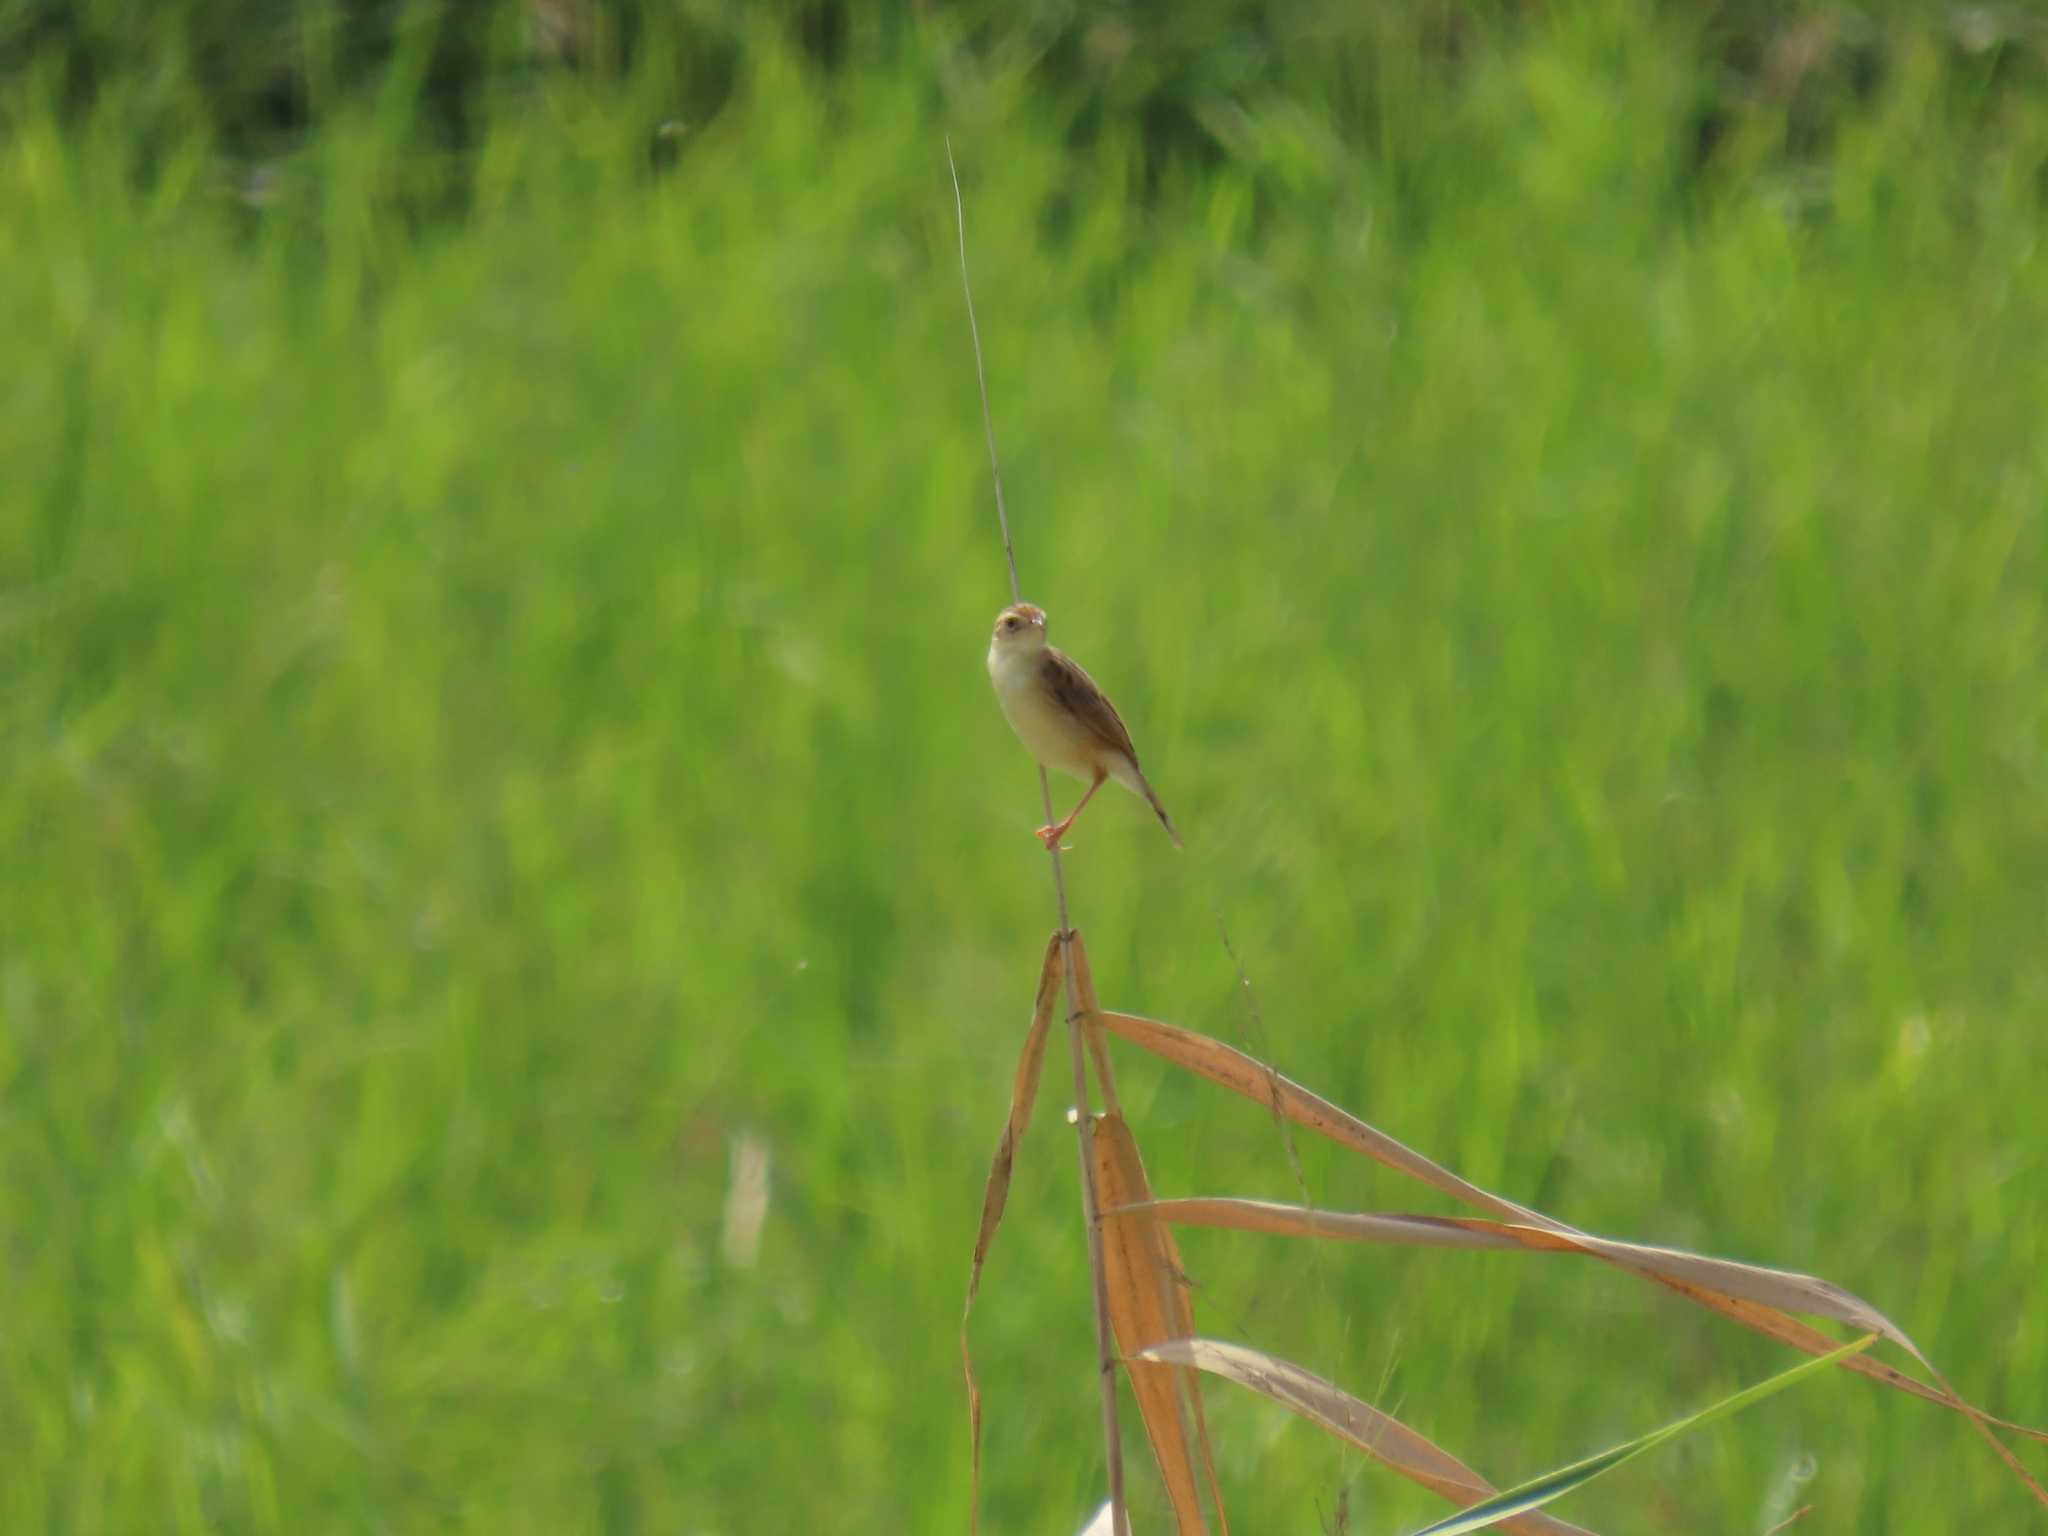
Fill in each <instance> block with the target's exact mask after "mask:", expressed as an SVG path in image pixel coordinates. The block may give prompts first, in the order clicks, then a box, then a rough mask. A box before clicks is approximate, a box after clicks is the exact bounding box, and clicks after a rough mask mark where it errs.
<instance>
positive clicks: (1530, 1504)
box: [1415, 1333, 1878, 1536]
mask: <svg viewBox="0 0 2048 1536" xmlns="http://www.w3.org/2000/svg"><path fill="white" fill-rule="evenodd" d="M1877 1338H1878V1336H1877V1335H1876V1334H1875V1333H1866V1334H1865V1335H1864V1336H1863V1337H1862V1338H1860V1339H1856V1340H1854V1341H1852V1342H1850V1343H1848V1344H1843V1345H1840V1346H1839V1347H1837V1348H1835V1349H1832V1350H1830V1351H1829V1352H1828V1353H1827V1354H1825V1355H1822V1356H1820V1357H1819V1358H1818V1359H1815V1360H1803V1361H1801V1362H1800V1363H1799V1364H1798V1365H1795V1366H1793V1367H1792V1368H1791V1369H1790V1370H1788V1371H1780V1372H1779V1373H1778V1374H1777V1375H1775V1376H1773V1377H1770V1378H1769V1379H1768V1380H1765V1381H1760V1382H1758V1383H1757V1384H1756V1385H1755V1386H1753V1387H1744V1388H1743V1389H1742V1390H1741V1391H1740V1392H1737V1393H1735V1394H1734V1395H1733V1396H1731V1397H1724V1398H1722V1399H1721V1401H1720V1402H1718V1403H1713V1404H1711V1405H1709V1406H1708V1407H1705V1408H1702V1409H1701V1410H1700V1411H1699V1412H1698V1413H1694V1414H1688V1415H1687V1416H1686V1417H1685V1418H1683V1419H1680V1420H1679V1421H1678V1422H1677V1423H1675V1424H1666V1425H1665V1426H1664V1427H1663V1428H1662V1429H1653V1430H1651V1431H1650V1432H1649V1433H1648V1434H1647V1435H1641V1436H1638V1437H1637V1438H1636V1439H1634V1440H1630V1441H1627V1442H1626V1443H1624V1444H1622V1445H1617V1446H1612V1447H1610V1448H1609V1449H1607V1450H1604V1451H1601V1452H1600V1453H1599V1454H1598V1455H1595V1456H1588V1457H1587V1458H1586V1459H1585V1460H1584V1461H1577V1462H1573V1463H1572V1464H1571V1465H1570V1466H1568V1467H1559V1468H1558V1469H1557V1470H1556V1471H1554V1472H1545V1473H1544V1474H1542V1475H1541V1476H1540V1477H1534V1478H1531V1479H1530V1480H1529V1481H1528V1482H1526V1483H1522V1484H1520V1485H1518V1486H1516V1487H1513V1488H1510V1489H1508V1490H1507V1492H1505V1493H1500V1494H1496V1495H1495V1496H1494V1497H1492V1498H1490V1499H1488V1500H1486V1501H1485V1502H1484V1503H1482V1504H1475V1505H1474V1506H1473V1507H1472V1508H1470V1509H1467V1510H1463V1511H1460V1512H1459V1513H1458V1514H1455V1515H1453V1516H1451V1517H1450V1518H1449V1519H1448V1520H1439V1521H1437V1522H1436V1524H1434V1525H1430V1526H1425V1527H1424V1528H1423V1529H1422V1530H1420V1531H1417V1532H1416V1533H1415V1536H1465V1533H1466V1532H1468V1531H1480V1530H1485V1529H1486V1528H1487V1527H1488V1526H1492V1525H1501V1524H1504V1523H1506V1522H1507V1521H1508V1520H1510V1519H1512V1518H1514V1517H1515V1516H1517V1515H1526V1514H1528V1513H1529V1512H1530V1511H1532V1510H1535V1509H1537V1508H1539V1507H1540V1506H1542V1505H1545V1504H1548V1503H1550V1502H1551V1501H1552V1500H1553V1499H1560V1498H1562V1497H1564V1495H1566V1494H1568V1493H1570V1492H1572V1491H1573V1490H1574V1489H1578V1488H1583V1487H1585V1485H1586V1484H1588V1483H1590V1482H1592V1481H1593V1480H1594V1479H1595V1478H1597V1477H1602V1476H1604V1475H1605V1474H1607V1473H1609V1472H1612V1471H1613V1470H1614V1469H1615V1468H1616V1467H1618V1466H1620V1465H1621V1464H1622V1463H1623V1462H1627V1461H1633V1460H1635V1458H1636V1457H1638V1456H1640V1455H1642V1454H1643V1452H1645V1451H1649V1450H1654V1449H1655V1448H1656V1447H1658V1446H1660V1445H1662V1444H1663V1443H1664V1442H1665V1441H1667V1440H1674V1439H1676V1438H1677V1437H1678V1436H1680V1435H1683V1434H1686V1433H1688V1432H1690V1431H1692V1430H1695V1429H1700V1428H1703V1427H1705V1426H1706V1425H1708V1424H1711V1423H1713V1422H1714V1421H1715V1420H1716V1419H1724V1418H1726V1417H1728V1415H1730V1414H1731V1413H1739V1412H1741V1411H1742V1410H1743V1409H1744V1408H1747V1407H1750V1406H1751V1405H1752V1404H1755V1403H1759V1402H1762V1401H1763V1400H1764V1399H1765V1398H1767V1397H1770V1396H1772V1395H1773V1394H1775V1393H1779V1392H1782V1391H1784V1390H1785V1388H1787V1387H1789V1386H1791V1385H1792V1384H1793V1383H1794V1382H1796V1381H1798V1380H1800V1379H1801V1378H1802V1377H1805V1376H1810V1375H1812V1374H1813V1373H1814V1372H1815V1371H1820V1370H1825V1369H1826V1368H1827V1367H1829V1366H1831V1365H1835V1364H1837V1363H1838V1362H1840V1361H1842V1360H1846V1359H1848V1358H1849V1357H1850V1356H1852V1355H1857V1354H1860V1353H1861V1352H1862V1351H1864V1350H1866V1349H1868V1348H1869V1347H1870V1346H1871V1345H1872V1344H1875V1343H1876V1342H1877Z"/></svg>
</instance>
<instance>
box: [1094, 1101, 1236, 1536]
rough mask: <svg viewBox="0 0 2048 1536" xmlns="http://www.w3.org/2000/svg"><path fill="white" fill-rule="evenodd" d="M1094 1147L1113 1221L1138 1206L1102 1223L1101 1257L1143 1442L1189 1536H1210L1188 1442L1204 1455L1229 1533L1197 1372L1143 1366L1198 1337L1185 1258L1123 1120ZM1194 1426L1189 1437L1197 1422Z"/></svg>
mask: <svg viewBox="0 0 2048 1536" xmlns="http://www.w3.org/2000/svg"><path fill="white" fill-rule="evenodd" d="M1090 1146H1091V1147H1092V1149H1093V1151H1094V1153H1095V1188H1096V1193H1097V1198H1098V1199H1100V1201H1101V1202H1102V1206H1103V1209H1104V1211H1105V1213H1106V1212H1107V1211H1108V1209H1109V1208H1110V1207H1111V1206H1124V1207H1127V1208H1128V1207H1136V1209H1135V1210H1132V1211H1130V1212H1129V1214H1125V1215H1121V1216H1116V1217H1110V1216H1108V1215H1107V1214H1105V1216H1104V1218H1103V1223H1102V1259H1103V1271H1104V1277H1105V1279H1106V1281H1107V1285H1108V1293H1109V1318H1110V1323H1111V1325H1112V1326H1113V1327H1114V1328H1115V1329H1116V1338H1117V1343H1118V1345H1119V1346H1120V1347H1121V1348H1122V1350H1123V1352H1124V1357H1125V1359H1124V1364H1125V1367H1126V1368H1127V1369H1128V1370H1129V1371H1130V1374H1131V1391H1132V1393H1133V1394H1134V1395H1135V1396H1136V1397H1137V1399H1138V1408H1139V1411H1140V1412H1141V1413H1142V1414H1143V1416H1144V1420H1145V1435H1146V1438H1147V1439H1149V1440H1150V1441H1151V1442H1152V1453H1153V1455H1154V1456H1155V1457H1157V1458H1158V1461H1159V1474H1160V1476H1161V1477H1162V1478H1164V1479H1165V1482H1166V1492H1167V1498H1168V1500H1169V1501H1170V1502H1171V1503H1172V1505H1173V1513H1174V1520H1175V1522H1176V1524H1177V1525H1178V1528H1179V1529H1180V1530H1181V1531H1183V1532H1195V1531H1206V1530H1207V1529H1208V1526H1207V1525H1206V1524H1205V1523H1204V1521H1203V1519H1202V1501H1201V1495H1200V1493H1199V1491H1198V1489H1197V1485H1196V1480H1195V1463H1194V1456H1193V1453H1192V1452H1191V1450H1190V1446H1189V1442H1190V1439H1191V1438H1192V1439H1193V1440H1194V1442H1195V1444H1196V1445H1198V1446H1199V1447H1200V1451H1201V1458H1202V1465H1203V1468H1204V1470H1205V1471H1206V1473H1207V1476H1208V1483H1209V1491H1210V1497H1211V1499H1212V1501H1213V1502H1214V1504H1215V1506H1216V1514H1217V1520H1218V1522H1219V1523H1220V1524H1222V1525H1223V1528H1224V1530H1225V1531H1226V1532H1227V1531H1228V1530H1229V1524H1228V1522H1227V1521H1226V1520H1225V1519H1224V1516H1223V1502H1222V1498H1221V1495H1220V1491H1219V1489H1218V1486H1217V1481H1216V1467H1215V1461H1214V1458H1213V1457H1212V1456H1211V1454H1210V1449H1209V1443H1208V1432H1207V1428H1206V1426H1204V1425H1200V1424H1199V1421H1198V1420H1197V1419H1196V1415H1198V1414H1199V1412H1200V1406H1201V1397H1200V1394H1199V1393H1198V1391H1197V1390H1196V1384H1195V1382H1194V1380H1193V1374H1192V1373H1191V1372H1189V1371H1187V1370H1185V1369H1183V1368H1180V1367H1174V1366H1164V1365H1152V1364H1147V1363H1145V1362H1144V1361H1142V1360H1140V1359H1138V1358H1137V1356H1138V1354H1139V1352H1140V1351H1141V1350H1143V1349H1144V1348H1145V1347H1146V1346H1147V1345H1150V1344H1157V1343H1160V1342H1162V1341H1164V1340H1166V1339H1172V1338H1179V1337H1182V1336H1184V1335H1186V1334H1189V1333H1192V1332H1193V1331H1194V1309H1193V1307H1192V1306H1191V1305H1190V1304H1189V1301H1188V1286H1187V1279H1186V1275H1185V1272H1184V1271H1183V1270H1182V1268H1181V1262H1180V1253H1179V1250H1178V1249H1177V1248H1175V1246H1174V1242H1173V1234H1172V1232H1171V1231H1170V1230H1168V1228H1167V1226H1166V1224H1165V1223H1164V1222H1162V1221H1160V1220H1159V1219H1158V1218H1157V1217H1156V1216H1153V1215H1151V1214H1149V1212H1148V1210H1147V1209H1146V1207H1147V1205H1148V1204H1149V1202H1150V1197H1151V1186H1150V1184H1149V1183H1148V1181H1147V1180H1146V1178H1145V1167H1144V1163H1143V1161H1142V1160H1141V1159H1140V1158H1139V1156H1138V1144H1137V1141H1136V1139H1135V1138H1134V1137H1133V1136H1132V1135H1131V1129H1130V1127H1129V1126H1128V1125H1127V1124H1125V1122H1124V1119H1123V1117H1122V1116H1121V1115H1114V1114H1110V1115H1103V1116H1101V1117H1100V1118H1098V1119H1097V1120H1096V1122H1095V1127H1094V1134H1093V1136H1092V1137H1091V1139H1090ZM1191 1421H1194V1423H1195V1427H1194V1429H1193V1433H1192V1436H1191V1433H1190V1423H1191Z"/></svg>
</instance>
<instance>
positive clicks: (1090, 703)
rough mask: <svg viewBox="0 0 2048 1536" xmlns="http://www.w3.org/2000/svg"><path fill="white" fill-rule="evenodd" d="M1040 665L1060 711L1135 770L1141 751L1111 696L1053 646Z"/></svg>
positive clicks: (1046, 649) (1074, 662)
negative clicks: (1121, 757)
mask: <svg viewBox="0 0 2048 1536" xmlns="http://www.w3.org/2000/svg"><path fill="white" fill-rule="evenodd" d="M1040 665H1041V666H1042V667H1043V668H1044V675H1045V685H1046V687H1048V688H1050V689H1051V690H1052V696H1053V699H1054V701H1055V702H1057V703H1058V704H1059V706H1060V708H1061V709H1063V710H1065V711H1066V712H1067V713H1068V714H1070V715H1072V716H1073V717H1074V718H1075V719H1076V720H1078V721H1080V722H1081V724H1082V725H1083V726H1084V727H1086V729H1087V731H1088V734H1089V735H1090V736H1092V737H1094V738H1095V740H1096V741H1097V742H1099V743H1100V744H1101V745H1102V746H1103V747H1104V748H1106V749H1107V750H1109V751H1112V752H1121V753H1123V755H1124V756H1125V757H1128V758H1129V759H1130V760H1131V766H1132V767H1134V768H1135V767H1136V766H1137V765H1138V749H1137V748H1136V747H1134V746H1132V745H1131V733H1130V731H1129V730H1127V729H1126V728H1125V726H1124V721H1123V716H1121V715H1119V714H1118V713H1117V712H1116V706H1115V705H1114V704H1112V703H1110V702H1109V695H1108V694H1106V693H1104V692H1103V691H1102V690H1101V689H1100V688H1098V687H1096V686H1095V679H1094V678H1092V677H1090V676H1089V675H1088V674H1087V673H1086V672H1083V671H1082V670H1081V664H1080V663H1079V662H1077V661H1075V660H1074V658H1073V657H1071V656H1069V655H1067V653H1066V652H1064V651H1059V650H1055V649H1054V648H1053V647H1051V646H1047V647H1046V648H1045V660H1044V661H1043V662H1042V663H1040Z"/></svg>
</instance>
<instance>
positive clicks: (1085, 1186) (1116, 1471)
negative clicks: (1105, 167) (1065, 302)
mask: <svg viewBox="0 0 2048 1536" xmlns="http://www.w3.org/2000/svg"><path fill="white" fill-rule="evenodd" d="M946 170H947V172H948V173H949V174H950V175H951V177H952V179H953V225H954V228H955V230H956V231H957V232H958V234H959V240H960V291H961V293H962V294H963V295H964V296H965V297H966V300H967V334H968V335H969V336H970V337H972V338H973V341H974V380H975V383H976V384H977V385H979V386H980V389H981V430H982V435H983V437H985V438H986V439H987V440H988V468H989V474H990V476H991V477H993V479H994V481H995V487H996V523H997V526H998V527H1000V528H1001V529H1002V534H1003V558H1004V560H1005V561H1007V562H1008V564H1009V568H1010V601H1011V602H1013V603H1015V602H1021V601H1022V600H1023V596H1024V589H1023V586H1022V585H1021V584H1020V582H1019V581H1018V579H1017V547H1016V544H1015V543H1014V542H1013V541H1012V539H1011V537H1010V512H1009V508H1008V506H1007V505H1006V504H1005V503H1004V501H1003V469H1002V464H1001V461H1000V460H999V458H998V456H997V454H996V422H995V413H994V412H993V411H991V410H990V409H989V403H988V370H987V368H986V367H984V366H983V363H982V358H981V327H980V325H978V324H977V323H976V322H975V318H974V285H973V283H972V282H970V281H969V280H968V276H967V212H966V209H965V207H964V205H963V204H962V202H961V198H960V169H959V167H958V166H956V165H955V164H954V163H953V139H952V135H950V134H948V135H947V137H946ZM1038 793H1039V798H1040V799H1041V800H1043V801H1044V803H1045V821H1046V825H1047V826H1051V825H1052V824H1053V821H1054V817H1053V812H1052V780H1051V778H1050V777H1049V776H1048V775H1047V773H1046V771H1045V766H1044V764H1042V763H1041V764H1040V765H1039V769H1038ZM1047 852H1048V853H1050V854H1051V855H1052V888H1053V896H1054V898H1055V900H1056V901H1057V903H1058V907H1059V919H1060V960H1061V964H1062V966H1063V968H1064V970H1065V972H1066V990H1067V1048H1068V1054H1069V1056H1070V1057H1071V1058H1072V1061H1073V1067H1074V1111H1075V1114H1074V1129H1075V1132H1076V1137H1077V1144H1078V1147H1079V1151H1080V1155H1081V1209H1082V1214H1083V1217H1084V1218H1085V1220H1086V1223H1087V1228H1088V1272H1089V1276H1090V1278H1091V1279H1092V1280H1093V1282H1094V1290H1095V1353H1096V1360H1097V1364H1098V1366H1099V1368H1100V1369H1099V1374H1100V1378H1101V1384H1102V1452H1103V1457H1104V1459H1105V1461H1107V1463H1108V1470H1109V1504H1110V1528H1111V1530H1113V1531H1115V1532H1116V1533H1117V1536H1129V1533H1130V1529H1131V1525H1130V1517H1129V1513H1128V1512H1127V1510H1126V1509H1125V1507H1124V1456H1123V1437H1122V1435H1121V1433H1120V1431H1119V1429H1118V1425H1117V1406H1116V1367H1117V1356H1116V1346H1115V1344H1114V1343H1113V1342H1112V1341H1111V1336H1110V1326H1109V1277H1108V1273H1107V1271H1106V1269H1105V1267H1104V1265H1103V1258H1102V1207H1101V1203H1100V1201H1099V1200H1098V1198H1097V1196H1096V1190H1095V1156H1094V1150H1093V1146H1092V1142H1093V1138H1094V1134H1095V1118H1094V1112H1093V1111H1092V1110H1091V1109H1090V1108H1089V1106H1088V1065H1087V1058H1086V1056H1085V1055H1084V1054H1083V1052H1082V1049H1081V1005H1080V1000H1079V998H1078V997H1077V996H1076V994H1075V990H1074V946H1073V934H1074V927H1073V924H1072V922H1070V921H1069V920H1068V917H1067V880H1066V873H1065V871H1064V870H1063V869H1062V867H1061V865H1060V840H1059V839H1058V838H1054V839H1053V840H1052V841H1051V842H1050V843H1049V844H1048V845H1047Z"/></svg>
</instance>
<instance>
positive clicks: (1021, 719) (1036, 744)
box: [988, 644, 1095, 780]
mask: <svg viewBox="0 0 2048 1536" xmlns="http://www.w3.org/2000/svg"><path fill="white" fill-rule="evenodd" d="M1044 661H1045V657H1044V655H1043V653H1042V652H1039V651H1036V650H1026V649H1024V648H1023V647H1021V646H1019V647H1010V648H1006V647H1004V646H1000V645H995V644H991V645H990V646H989V648H988V680H989V681H990V682H991V683H992V684H994V685H995V690H996V702H998V703H999V704H1001V705H1002V706H1003V718H1004V719H1006V720H1008V721H1009V722H1010V729H1011V730H1013V731H1015V732H1016V733H1017V739H1018V740H1019V741H1021V742H1023V743H1024V750H1025V751H1027V752H1029V753H1030V754H1031V755H1032V756H1033V757H1035V758H1037V759H1038V761H1040V762H1041V763H1043V764H1045V766H1046V767H1048V768H1057V769H1059V770H1060V771H1061V772H1063V773H1071V774H1072V775H1073V776H1074V777H1075V778H1077V779H1084V780H1086V779H1093V778H1094V777H1095V757H1094V754H1093V752H1091V751H1090V750H1089V748H1090V743H1089V741H1088V739H1087V737H1086V735H1085V733H1084V732H1082V731H1081V730H1080V728H1079V727H1078V725H1077V724H1076V722H1075V721H1074V720H1073V719H1072V718H1071V717H1070V716H1069V715H1068V714H1067V712H1066V711H1065V710H1063V709H1061V708H1060V707H1059V705H1058V703H1057V702H1055V701H1054V699H1053V696H1052V690H1051V689H1049V688H1047V687H1046V686H1045V681H1044V678H1043V677H1042V675H1041V673H1040V668H1041V667H1042V666H1043V665H1044Z"/></svg>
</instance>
